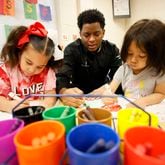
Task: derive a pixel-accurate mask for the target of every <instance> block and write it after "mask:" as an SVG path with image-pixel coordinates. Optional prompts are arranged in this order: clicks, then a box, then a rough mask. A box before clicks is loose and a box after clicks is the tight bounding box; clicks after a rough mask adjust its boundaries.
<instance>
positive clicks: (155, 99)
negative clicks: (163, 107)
mask: <svg viewBox="0 0 165 165" xmlns="http://www.w3.org/2000/svg"><path fill="white" fill-rule="evenodd" d="M164 98H165V82H163V83H160V84H157V85H156V87H155V90H154V92H153V93H152V94H150V95H148V96H145V97H141V98H139V99H137V100H136V101H135V102H134V103H135V104H137V105H139V106H140V107H142V108H145V106H148V105H153V104H158V103H160V102H161V101H162V100H163V99H164ZM130 106H132V105H130V104H129V105H128V106H127V107H130Z"/></svg>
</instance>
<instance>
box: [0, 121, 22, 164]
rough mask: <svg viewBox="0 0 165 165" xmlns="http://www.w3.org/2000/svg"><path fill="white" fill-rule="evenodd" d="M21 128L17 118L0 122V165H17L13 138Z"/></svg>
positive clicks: (20, 122)
mask: <svg viewBox="0 0 165 165" xmlns="http://www.w3.org/2000/svg"><path fill="white" fill-rule="evenodd" d="M23 126H24V121H23V120H20V119H17V118H14V119H8V120H2V121H0V164H10V165H18V161H17V156H16V148H15V145H14V141H13V138H14V136H15V134H16V133H17V132H18V131H19V130H20V129H21V128H23Z"/></svg>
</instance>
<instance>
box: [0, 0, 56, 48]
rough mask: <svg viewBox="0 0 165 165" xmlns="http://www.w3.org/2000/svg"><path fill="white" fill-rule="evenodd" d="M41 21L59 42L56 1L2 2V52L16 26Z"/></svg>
mask: <svg viewBox="0 0 165 165" xmlns="http://www.w3.org/2000/svg"><path fill="white" fill-rule="evenodd" d="M36 21H39V22H41V23H42V24H43V25H44V26H45V27H46V29H47V30H48V32H49V33H50V34H51V37H52V39H53V40H54V41H55V42H57V41H58V35H57V34H58V33H57V19H56V8H55V0H0V37H1V39H0V50H1V49H2V46H3V45H4V43H5V42H6V38H7V36H8V34H9V32H10V31H11V29H12V28H13V27H14V26H19V25H25V26H29V25H30V24H32V23H34V22H36Z"/></svg>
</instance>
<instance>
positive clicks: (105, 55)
mask: <svg viewBox="0 0 165 165" xmlns="http://www.w3.org/2000/svg"><path fill="white" fill-rule="evenodd" d="M120 65H121V59H120V56H119V49H118V48H117V47H116V46H115V45H114V44H113V43H110V42H109V41H106V40H103V41H102V44H101V47H100V49H99V50H98V51H97V52H89V51H88V50H86V49H85V48H84V46H83V45H82V43H81V40H80V39H77V40H76V41H74V42H72V43H71V44H69V45H68V46H67V47H66V48H65V50H64V65H63V67H62V68H61V69H60V70H59V72H58V73H57V75H56V76H57V92H58V91H59V90H60V89H61V88H63V87H65V88H70V87H78V88H80V89H81V90H82V91H83V92H84V93H85V94H86V93H89V92H91V91H93V90H94V89H97V88H99V87H100V86H102V85H103V84H105V83H106V82H109V81H111V79H112V78H113V75H114V73H115V72H116V70H117V69H118V67H119V66H120Z"/></svg>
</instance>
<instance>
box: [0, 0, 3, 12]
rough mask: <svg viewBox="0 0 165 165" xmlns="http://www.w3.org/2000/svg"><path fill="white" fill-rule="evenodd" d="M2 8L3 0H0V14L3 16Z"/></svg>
mask: <svg viewBox="0 0 165 165" xmlns="http://www.w3.org/2000/svg"><path fill="white" fill-rule="evenodd" d="M3 6H4V3H3V0H0V14H4V10H3Z"/></svg>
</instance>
